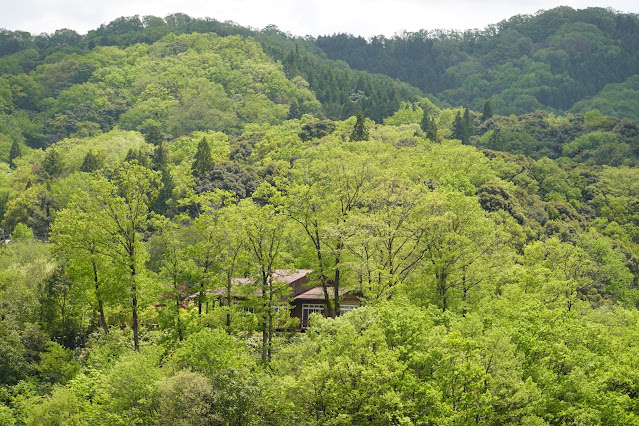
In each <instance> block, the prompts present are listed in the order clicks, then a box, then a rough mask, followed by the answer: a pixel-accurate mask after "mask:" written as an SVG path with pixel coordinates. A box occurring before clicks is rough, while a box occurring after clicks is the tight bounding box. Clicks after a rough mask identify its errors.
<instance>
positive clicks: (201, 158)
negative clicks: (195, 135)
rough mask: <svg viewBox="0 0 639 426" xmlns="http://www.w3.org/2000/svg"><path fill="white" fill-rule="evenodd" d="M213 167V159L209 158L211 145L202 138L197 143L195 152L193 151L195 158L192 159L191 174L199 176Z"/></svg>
mask: <svg viewBox="0 0 639 426" xmlns="http://www.w3.org/2000/svg"><path fill="white" fill-rule="evenodd" d="M212 168H213V160H211V147H210V146H209V143H208V142H207V141H206V138H202V140H201V141H200V143H199V144H198V145H197V152H196V153H195V160H193V176H196V177H200V176H202V175H204V174H205V173H206V172H208V171H209V170H211V169H212Z"/></svg>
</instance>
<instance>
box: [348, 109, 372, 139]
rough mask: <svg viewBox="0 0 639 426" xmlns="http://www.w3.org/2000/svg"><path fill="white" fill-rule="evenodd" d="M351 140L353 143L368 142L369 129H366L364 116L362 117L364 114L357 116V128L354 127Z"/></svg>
mask: <svg viewBox="0 0 639 426" xmlns="http://www.w3.org/2000/svg"><path fill="white" fill-rule="evenodd" d="M350 140H351V142H357V141H367V140H368V129H367V128H366V123H365V121H364V115H362V113H359V114H357V118H356V120H355V126H353V131H352V132H351V137H350Z"/></svg>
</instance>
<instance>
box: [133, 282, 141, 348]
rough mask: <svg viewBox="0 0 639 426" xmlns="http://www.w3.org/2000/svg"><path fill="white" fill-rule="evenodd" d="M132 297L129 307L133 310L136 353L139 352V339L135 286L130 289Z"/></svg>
mask: <svg viewBox="0 0 639 426" xmlns="http://www.w3.org/2000/svg"><path fill="white" fill-rule="evenodd" d="M131 292H132V293H133V297H132V300H131V307H132V309H133V348H134V349H135V351H136V352H140V339H139V336H138V296H137V295H136V292H137V288H136V286H135V285H133V286H132V287H131Z"/></svg>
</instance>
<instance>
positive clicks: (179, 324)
mask: <svg viewBox="0 0 639 426" xmlns="http://www.w3.org/2000/svg"><path fill="white" fill-rule="evenodd" d="M173 288H174V289H175V315H176V320H177V332H178V340H179V341H180V342H181V341H182V322H181V319H180V302H181V300H180V289H179V288H178V285H177V277H176V276H173ZM200 307H201V306H200Z"/></svg>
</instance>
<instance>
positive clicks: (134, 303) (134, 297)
mask: <svg viewBox="0 0 639 426" xmlns="http://www.w3.org/2000/svg"><path fill="white" fill-rule="evenodd" d="M129 258H130V260H131V281H132V282H133V284H132V285H131V309H132V310H133V316H132V321H133V348H134V349H135V351H136V352H140V338H139V335H138V288H137V285H136V284H135V279H136V271H135V239H134V240H133V242H132V243H131V245H130V247H129Z"/></svg>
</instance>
